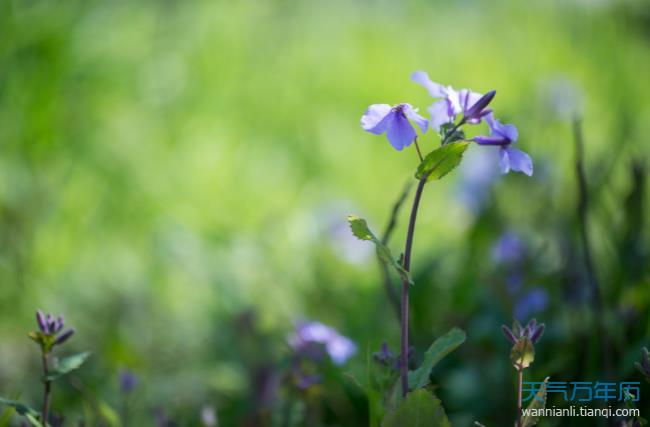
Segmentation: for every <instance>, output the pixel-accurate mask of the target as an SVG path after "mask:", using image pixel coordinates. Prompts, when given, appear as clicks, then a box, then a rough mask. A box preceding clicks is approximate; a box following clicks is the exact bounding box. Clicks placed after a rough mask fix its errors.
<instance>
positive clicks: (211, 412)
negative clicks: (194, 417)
mask: <svg viewBox="0 0 650 427" xmlns="http://www.w3.org/2000/svg"><path fill="white" fill-rule="evenodd" d="M201 423H202V424H203V425H204V426H205V427H216V426H217V425H219V420H218V418H217V410H216V409H214V406H211V405H204V406H203V407H202V408H201Z"/></svg>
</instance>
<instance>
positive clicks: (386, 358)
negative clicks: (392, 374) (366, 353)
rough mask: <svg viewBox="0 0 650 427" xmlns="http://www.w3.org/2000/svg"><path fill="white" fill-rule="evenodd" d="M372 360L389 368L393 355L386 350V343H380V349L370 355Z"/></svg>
mask: <svg viewBox="0 0 650 427" xmlns="http://www.w3.org/2000/svg"><path fill="white" fill-rule="evenodd" d="M372 358H373V359H374V360H375V361H376V362H377V363H379V364H380V365H384V366H389V365H391V364H392V363H393V361H394V360H395V358H394V356H393V353H392V352H391V351H390V349H389V348H388V343H386V341H384V342H383V343H381V349H380V350H379V351H378V352H376V353H373V354H372Z"/></svg>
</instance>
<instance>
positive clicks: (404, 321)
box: [400, 177, 427, 396]
mask: <svg viewBox="0 0 650 427" xmlns="http://www.w3.org/2000/svg"><path fill="white" fill-rule="evenodd" d="M426 183H427V177H423V178H422V179H420V182H418V188H417V190H416V191H415V197H414V198H413V207H412V208H411V217H410V219H409V225H408V232H407V234H406V246H405V248H404V265H403V267H404V270H406V271H411V249H412V248H413V236H414V234H415V220H416V218H417V214H418V206H419V205H420V199H421V198H422V191H423V190H424V184H426ZM409 286H410V285H409V282H408V281H407V280H404V279H402V310H401V313H402V318H401V342H400V351H401V353H400V357H401V359H400V376H401V379H402V396H406V394H407V393H408V391H409V379H408V369H409V367H408V359H409V357H408V350H409V339H408V336H409V335H408V331H409V323H408V322H409Z"/></svg>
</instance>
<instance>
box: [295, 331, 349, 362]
mask: <svg viewBox="0 0 650 427" xmlns="http://www.w3.org/2000/svg"><path fill="white" fill-rule="evenodd" d="M288 342H289V345H290V346H291V348H293V349H294V350H295V351H296V352H298V353H300V354H303V355H306V356H308V357H317V356H318V354H317V353H316V354H315V353H314V350H317V349H318V347H324V349H325V351H326V353H327V354H328V355H329V357H330V358H331V359H332V362H334V363H335V364H336V365H342V364H343V363H345V362H346V361H347V360H348V359H349V358H350V357H351V356H352V355H353V354H354V353H356V351H357V347H356V345H355V344H354V342H352V340H350V339H349V338H347V337H344V336H343V335H340V334H339V333H338V332H337V331H336V330H335V329H334V328H331V327H329V326H326V325H324V324H322V323H319V322H300V323H298V324H297V325H296V330H295V331H294V333H293V334H292V335H291V336H290V337H289V340H288ZM314 344H316V347H315V346H314Z"/></svg>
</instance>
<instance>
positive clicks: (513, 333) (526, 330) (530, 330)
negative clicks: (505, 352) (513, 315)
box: [501, 319, 546, 344]
mask: <svg viewBox="0 0 650 427" xmlns="http://www.w3.org/2000/svg"><path fill="white" fill-rule="evenodd" d="M545 329H546V325H545V324H543V323H541V324H538V323H537V320H536V319H531V320H530V321H529V322H528V324H527V325H526V327H523V326H522V325H521V323H519V321H518V320H517V319H515V320H514V323H513V326H512V329H510V328H509V327H507V326H506V325H501V332H503V335H504V336H505V337H506V339H507V340H508V341H510V343H511V344H516V343H517V341H519V340H520V339H522V338H528V339H529V340H530V341H531V342H532V343H533V344H536V343H537V341H539V339H540V338H541V337H542V335H543V334H544V330H545Z"/></svg>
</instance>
